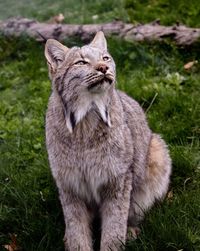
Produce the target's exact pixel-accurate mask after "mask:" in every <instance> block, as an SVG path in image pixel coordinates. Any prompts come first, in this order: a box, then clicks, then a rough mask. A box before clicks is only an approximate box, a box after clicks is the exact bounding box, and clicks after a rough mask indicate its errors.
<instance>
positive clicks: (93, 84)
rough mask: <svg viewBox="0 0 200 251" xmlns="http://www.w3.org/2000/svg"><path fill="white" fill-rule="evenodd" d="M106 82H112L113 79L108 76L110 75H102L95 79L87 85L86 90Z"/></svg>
mask: <svg viewBox="0 0 200 251" xmlns="http://www.w3.org/2000/svg"><path fill="white" fill-rule="evenodd" d="M105 82H107V83H108V84H109V85H111V84H112V82H113V80H112V79H111V78H110V77H106V76H105V77H104V78H103V79H100V80H97V81H96V82H94V83H91V84H90V85H89V86H88V90H91V89H93V88H94V87H96V86H101V85H102V84H103V83H105Z"/></svg>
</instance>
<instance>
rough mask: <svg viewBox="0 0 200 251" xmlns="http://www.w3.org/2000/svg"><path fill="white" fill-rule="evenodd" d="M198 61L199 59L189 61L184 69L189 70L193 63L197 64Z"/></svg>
mask: <svg viewBox="0 0 200 251" xmlns="http://www.w3.org/2000/svg"><path fill="white" fill-rule="evenodd" d="M197 63H198V61H197V60H195V61H191V62H188V63H187V64H185V65H184V69H185V70H189V69H190V68H192V67H193V65H195V64H197Z"/></svg>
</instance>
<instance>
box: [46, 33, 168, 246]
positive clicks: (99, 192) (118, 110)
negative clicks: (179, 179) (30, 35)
mask: <svg viewBox="0 0 200 251" xmlns="http://www.w3.org/2000/svg"><path fill="white" fill-rule="evenodd" d="M45 56H46V59H47V63H48V68H49V77H50V79H51V82H52V93H51V96H50V98H49V103H48V110H47V114H46V146H47V151H48V156H49V162H50V167H51V171H52V175H53V177H54V179H55V182H56V185H57V187H58V191H59V198H60V201H61V205H62V209H63V214H64V220H65V225H66V229H65V236H64V243H65V249H66V250H69V251H78V250H79V251H92V250H93V238H92V228H91V226H92V222H93V219H94V217H95V216H96V215H97V214H99V217H100V219H101V240H100V250H101V251H108V250H113V251H116V250H120V249H121V244H122V243H125V241H126V238H127V231H128V229H129V230H130V231H131V233H132V235H133V237H134V236H135V235H136V234H137V232H138V228H137V226H138V224H139V222H140V221H141V220H142V219H143V217H144V213H145V211H147V210H148V209H149V208H151V206H152V205H153V204H154V202H155V201H157V200H161V199H162V198H163V197H164V196H165V195H166V193H167V190H168V185H169V180H170V173H171V159H170V156H169V153H168V149H167V146H166V144H165V142H164V141H163V140H162V139H161V137H160V136H159V135H157V134H154V133H152V131H151V130H150V128H149V127H148V124H147V120H146V118H145V114H144V112H143V110H142V108H141V107H140V106H139V104H138V103H137V102H136V101H135V100H133V99H132V98H131V97H129V96H127V95H126V94H125V93H123V92H121V91H119V90H117V89H116V88H115V82H116V72H115V62H114V60H113V58H112V56H111V55H110V54H109V52H108V50H107V42H106V39H105V36H104V34H103V32H101V31H100V32H97V34H96V36H95V37H94V39H93V41H92V42H91V43H90V44H88V45H85V46H83V47H72V48H67V47H66V46H64V45H62V44H61V43H59V42H58V41H56V40H54V39H49V40H47V42H46V46H45Z"/></svg>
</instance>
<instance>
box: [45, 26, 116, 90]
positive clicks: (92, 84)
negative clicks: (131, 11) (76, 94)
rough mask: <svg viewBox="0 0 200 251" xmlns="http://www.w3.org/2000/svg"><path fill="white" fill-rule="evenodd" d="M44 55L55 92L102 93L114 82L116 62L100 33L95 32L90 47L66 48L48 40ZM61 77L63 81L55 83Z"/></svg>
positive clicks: (52, 40)
mask: <svg viewBox="0 0 200 251" xmlns="http://www.w3.org/2000/svg"><path fill="white" fill-rule="evenodd" d="M45 56H46V59H47V63H48V66H49V76H50V78H51V80H52V82H53V84H54V85H56V86H55V87H56V89H57V90H61V89H62V90H66V91H68V93H69V92H70V91H71V90H73V91H81V90H83V91H84V92H85V91H88V92H90V93H102V92H104V91H106V90H107V89H109V88H111V87H112V86H113V85H114V83H115V63H114V61H113V58H112V57H111V55H110V54H109V52H108V50H107V42H106V39H105V37H104V34H103V32H101V31H100V32H97V34H96V36H95V37H94V39H93V41H92V42H91V43H90V44H88V45H85V46H83V47H72V48H67V47H66V46H64V45H62V44H61V43H59V42H58V41H56V40H54V39H49V40H47V43H46V47H45ZM62 77H63V78H62ZM60 78H62V81H61V82H60V81H58V82H56V79H60ZM58 85H59V86H58Z"/></svg>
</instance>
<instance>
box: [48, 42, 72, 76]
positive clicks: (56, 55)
mask: <svg viewBox="0 0 200 251" xmlns="http://www.w3.org/2000/svg"><path fill="white" fill-rule="evenodd" d="M68 50H69V49H68V48H67V47H66V46H64V45H62V44H61V43H59V42H58V41H56V40H54V39H48V40H47V42H46V45H45V57H46V59H47V63H48V65H49V74H50V77H51V76H52V75H53V74H54V73H55V72H56V70H57V67H58V66H59V64H60V63H62V62H63V60H64V59H65V54H66V52H67V51H68Z"/></svg>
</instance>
